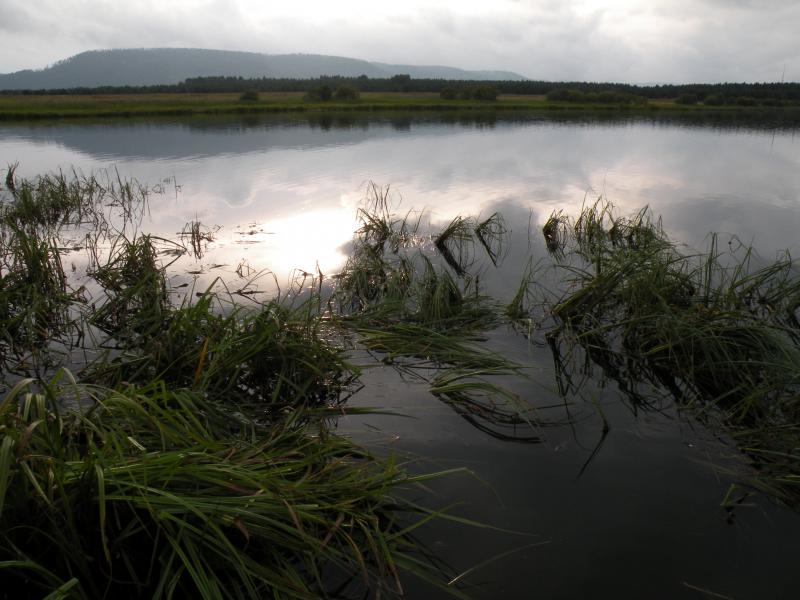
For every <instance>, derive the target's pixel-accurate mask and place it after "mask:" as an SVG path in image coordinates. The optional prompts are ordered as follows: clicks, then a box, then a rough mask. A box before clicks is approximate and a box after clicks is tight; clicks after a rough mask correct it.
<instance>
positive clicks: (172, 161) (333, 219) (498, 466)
mask: <svg viewBox="0 0 800 600" xmlns="http://www.w3.org/2000/svg"><path fill="white" fill-rule="evenodd" d="M17 161H18V162H19V163H20V164H19V169H18V173H19V174H20V175H22V176H33V175H36V174H39V173H42V172H45V171H57V170H65V171H66V170H69V169H72V168H75V169H77V170H80V171H82V172H84V173H90V172H98V171H100V170H104V169H105V170H108V171H110V172H112V173H114V169H116V170H117V171H118V172H119V173H120V175H122V176H123V177H133V178H136V179H138V180H139V181H141V182H143V183H148V184H150V185H155V184H161V185H162V187H163V193H160V194H155V195H153V196H152V198H151V203H150V213H151V214H150V218H149V220H148V222H147V223H146V224H145V226H146V227H147V228H148V229H150V230H152V231H154V232H158V233H162V234H164V235H168V236H173V235H174V234H175V233H176V232H178V231H181V229H182V228H183V227H184V225H185V224H186V223H187V222H188V221H190V220H195V219H196V220H200V221H202V222H203V223H204V224H207V225H209V226H212V225H214V226H220V227H221V228H220V229H219V230H218V231H217V232H216V234H215V235H216V238H215V241H214V243H213V244H212V245H211V247H210V248H209V252H208V253H207V254H206V256H205V257H204V258H203V259H202V264H201V265H200V267H201V269H200V270H203V271H204V273H205V274H204V275H202V276H201V277H210V276H215V275H222V276H225V277H232V278H235V276H234V270H235V267H236V266H237V265H240V264H247V265H249V266H250V267H251V268H252V269H253V270H254V271H257V270H259V269H262V268H269V269H271V270H272V271H273V272H274V273H275V274H276V277H277V279H278V281H279V282H280V281H288V279H289V278H290V276H291V273H292V272H293V270H294V269H302V270H306V271H313V270H315V269H316V266H317V265H319V268H320V269H321V270H322V271H323V272H324V273H335V272H336V270H337V269H338V268H340V267H341V265H342V264H343V261H344V259H345V257H346V253H347V243H348V241H349V240H350V238H351V235H352V232H353V229H354V227H355V226H356V222H355V212H356V209H357V207H358V206H359V204H360V202H361V201H362V200H363V198H364V195H365V190H366V185H367V183H368V182H370V181H372V182H375V183H376V184H379V185H391V188H392V189H393V190H394V194H393V196H392V199H393V202H394V203H395V206H396V208H397V209H398V210H399V211H401V212H405V211H407V210H411V209H417V210H421V209H426V210H427V211H428V212H429V214H430V215H431V218H432V220H434V221H442V222H445V221H449V220H450V219H452V218H453V217H454V216H456V215H459V214H461V215H468V214H473V215H477V214H482V215H485V216H488V215H489V214H491V213H492V212H494V211H496V210H499V211H501V212H502V213H503V214H504V216H505V217H506V220H507V222H508V224H509V225H510V227H511V229H512V239H511V247H510V251H509V256H508V258H507V259H506V262H505V263H504V266H503V268H502V269H501V270H499V271H497V272H493V273H487V284H488V285H490V286H491V288H492V289H493V290H495V291H496V293H498V294H500V295H502V294H504V293H508V291H509V290H510V289H511V288H513V287H514V286H515V285H516V282H517V281H518V277H519V275H520V273H521V270H522V266H523V263H524V259H525V257H526V256H527V254H528V253H529V251H530V249H531V248H532V251H533V253H534V255H536V254H537V253H541V252H542V251H541V247H540V245H539V243H538V238H537V237H536V236H537V235H538V234H537V230H538V226H540V225H541V224H542V223H543V222H544V220H546V219H547V217H548V216H549V215H550V214H551V212H552V211H554V210H563V211H564V212H565V213H568V214H575V213H576V212H577V211H578V210H579V209H580V206H581V205H582V204H583V203H584V202H586V201H594V200H595V199H596V198H597V197H598V196H600V195H603V196H604V197H606V198H607V199H608V200H610V201H611V202H612V203H614V204H615V205H616V206H617V207H618V208H619V212H620V213H622V214H626V213H629V212H633V211H634V210H637V209H639V208H641V207H643V206H645V205H647V206H649V207H650V208H651V209H652V211H653V213H654V214H655V215H657V216H661V217H662V218H663V224H664V227H665V229H666V230H667V231H668V232H669V233H670V234H671V235H672V236H673V237H674V238H675V239H676V240H680V241H681V242H683V243H686V244H687V245H689V246H691V247H694V248H702V247H703V246H704V244H705V241H706V236H707V234H708V233H709V231H716V232H721V233H724V234H725V235H726V238H725V239H727V238H728V237H729V236H731V235H733V236H737V237H738V238H739V239H741V240H744V241H745V242H747V243H753V244H754V245H755V246H756V248H757V250H758V251H759V252H760V253H761V255H762V256H764V257H766V258H770V257H772V256H774V255H775V253H776V252H779V251H781V250H784V249H789V250H793V251H794V252H795V253H796V252H797V250H798V246H799V245H800V236H799V235H798V231H800V139H799V138H798V131H797V130H794V129H792V128H790V127H773V126H770V125H768V124H767V125H764V124H756V125H752V124H741V123H727V124H725V123H714V124H708V123H706V124H703V123H686V122H679V121H670V120H636V119H628V120H609V119H605V120H597V119H595V118H592V117H587V116H581V117H571V118H559V119H558V120H555V119H553V118H544V117H534V116H530V117H528V116H522V117H521V116H514V117H513V118H505V119H494V118H470V117H468V118H455V119H454V118H450V117H445V118H443V117H437V116H433V117H428V116H424V115H419V116H415V117H414V118H408V117H396V118H393V117H385V118H354V117H341V118H339V117H325V118H318V119H316V120H303V119H285V118H283V119H274V118H267V119H253V120H238V119H217V120H205V119H196V120H186V121H177V122H176V121H163V122H162V121H149V122H139V121H134V122H129V123H120V122H114V123H103V124H76V123H58V124H53V125H47V124H36V125H3V126H0V164H3V165H4V164H6V163H13V162H17ZM529 231H532V232H533V234H532V236H531V237H529ZM215 265H224V266H215ZM212 267H213V268H212ZM190 278H191V276H189V275H186V274H179V275H177V276H176V281H178V280H180V281H185V280H187V279H190ZM488 343H489V344H490V345H492V346H493V347H496V348H498V349H501V350H502V351H504V352H505V353H507V354H508V355H510V356H513V357H514V358H516V359H517V360H520V361H522V362H524V363H525V364H526V365H529V366H530V368H531V371H532V373H533V374H534V377H533V381H532V382H529V383H525V384H518V385H520V386H521V387H519V389H518V391H519V392H520V393H521V394H522V395H523V396H524V397H525V398H527V399H528V400H530V401H531V402H533V403H535V404H537V405H540V406H544V405H548V404H552V403H554V402H555V401H557V397H556V395H555V392H554V388H555V384H554V382H553V377H552V359H551V357H550V356H549V354H548V353H547V352H545V351H544V349H542V348H538V347H535V346H531V345H529V344H528V343H527V342H526V340H525V339H524V338H522V337H520V336H517V335H515V334H513V333H511V332H503V331H501V332H494V333H492V334H491V335H490V339H489V340H488ZM364 381H365V383H366V386H365V388H364V389H363V390H362V391H361V392H359V393H358V394H357V395H356V397H355V398H354V400H353V402H354V403H357V404H360V405H363V406H376V407H389V408H392V409H394V410H396V411H398V412H402V413H403V414H404V415H406V416H404V417H385V416H367V417H358V418H355V417H345V418H342V419H341V420H340V422H339V429H340V431H342V432H344V433H347V434H349V435H353V436H355V437H357V438H358V439H360V440H362V441H366V442H368V443H370V444H371V445H372V446H373V447H375V448H376V450H377V451H380V452H383V451H397V452H400V453H409V454H410V455H411V456H415V457H416V459H415V462H414V463H413V464H412V465H411V468H412V469H420V470H431V469H443V468H448V469H449V468H452V467H466V468H468V469H470V470H471V471H472V473H473V475H466V474H465V475H458V476H453V477H449V478H446V479H444V480H441V481H437V482H434V483H433V484H431V488H432V490H433V494H431V492H430V490H429V491H427V492H413V491H412V492H410V493H412V494H416V495H418V496H419V498H420V499H421V500H422V501H424V502H425V503H426V504H427V505H429V506H438V507H443V506H448V505H450V504H452V503H454V502H459V503H460V506H458V507H456V508H454V509H453V513H454V514H458V515H462V516H466V517H469V518H472V519H476V520H477V521H480V522H483V523H487V524H491V525H493V526H495V527H498V528H503V529H510V530H513V531H515V532H520V533H522V534H525V535H514V534H510V533H504V532H499V531H492V530H488V529H479V528H468V527H464V526H462V525H437V526H433V527H430V528H428V529H426V530H425V531H424V532H423V533H422V534H421V540H422V541H423V542H424V543H425V544H426V545H427V546H428V548H429V549H430V550H431V552H432V553H433V554H434V555H436V556H438V557H440V558H441V559H443V560H444V561H445V562H446V563H448V564H449V565H451V566H452V568H454V569H456V570H457V571H460V570H466V569H469V568H470V567H473V566H475V565H477V564H479V563H482V562H483V561H486V560H487V559H490V558H492V557H493V556H497V555H499V554H501V553H504V552H507V551H509V550H512V549H514V548H521V549H520V550H518V551H517V552H515V553H513V554H510V555H508V556H505V557H504V558H502V559H500V560H498V561H496V562H493V563H491V564H488V565H486V566H484V567H483V568H481V569H479V570H477V571H476V572H474V573H472V574H471V575H470V576H468V577H466V578H465V581H466V583H467V584H468V585H469V586H471V587H469V588H468V591H469V593H470V594H472V595H473V596H474V597H476V598H615V599H617V598H618V599H623V598H665V599H666V598H687V599H690V598H696V599H702V598H722V597H727V598H735V599H737V600H739V599H745V598H753V599H760V598H765V599H770V598H775V599H777V598H796V597H797V594H798V591H797V590H798V589H800V575H798V572H797V566H796V565H797V557H798V551H800V518H798V516H797V515H796V514H794V513H790V512H788V511H785V510H782V509H779V508H777V507H775V506H773V505H772V504H771V503H770V502H769V501H767V500H766V499H764V498H759V497H753V498H748V499H747V500H746V504H747V505H746V506H740V507H739V508H737V509H736V511H734V513H733V515H732V516H731V515H730V514H728V513H727V512H726V511H724V510H723V509H722V508H720V506H719V505H720V501H721V500H722V498H723V497H724V495H725V492H726V491H727V489H728V486H729V485H730V483H731V481H732V479H731V478H730V477H729V476H727V475H725V474H723V473H719V472H717V471H715V470H714V469H713V468H712V467H711V466H710V465H712V464H717V465H722V464H728V462H729V460H728V459H729V458H730V455H731V454H732V452H731V451H729V450H726V449H725V446H724V445H723V444H721V443H720V441H719V440H716V439H715V438H714V436H712V435H710V434H709V433H708V432H706V431H705V430H704V429H703V428H702V427H700V426H698V425H696V424H693V423H692V422H691V420H690V419H686V418H683V417H681V416H680V415H679V414H678V412H677V411H676V409H675V408H674V407H669V406H667V407H664V408H663V410H661V411H652V412H649V413H644V414H643V413H639V414H638V415H635V414H633V413H632V412H631V411H630V410H628V408H626V407H625V405H624V404H623V403H622V402H621V401H620V400H619V394H618V392H617V391H616V390H615V389H614V388H613V386H610V385H609V386H603V385H602V384H601V382H592V383H589V384H588V385H587V387H586V388H585V390H584V393H583V396H584V397H583V398H579V399H576V406H575V407H574V414H575V415H576V417H577V422H576V424H575V425H574V426H571V427H562V428H558V427H555V428H547V429H545V430H543V431H542V432H541V433H542V436H543V438H544V441H543V443H540V444H521V443H514V442H507V441H502V440H499V439H496V438H495V437H493V436H492V435H490V434H488V433H486V432H483V431H480V430H478V429H476V428H475V427H473V426H472V425H471V424H470V423H468V422H467V421H466V420H464V419H463V418H461V417H459V416H457V415H455V414H454V413H453V412H452V411H451V410H450V409H449V408H447V407H446V406H443V405H441V404H439V403H437V401H436V400H435V399H434V398H432V397H431V396H429V395H428V394H427V392H426V390H425V388H424V386H417V385H414V384H412V383H409V382H408V381H405V380H403V379H402V378H401V377H400V376H399V375H398V374H397V373H395V372H394V371H392V370H391V369H389V368H388V367H372V368H369V369H367V371H366V374H365V377H364ZM595 405H597V406H599V407H601V409H602V411H603V412H604V414H605V415H606V418H607V419H608V420H609V422H610V424H611V430H610V432H609V434H608V435H607V436H606V437H605V439H604V440H603V442H602V444H601V445H600V446H598V444H599V442H600V440H601V439H602V422H601V421H600V419H599V418H598V417H597V410H596V409H595V408H594V407H595ZM598 447H599V449H598ZM590 458H591V461H589V459H590ZM587 461H589V462H587ZM540 542H541V545H532V544H538V543H540ZM406 585H407V591H408V593H409V597H411V598H428V597H439V596H441V595H442V593H441V592H438V591H436V590H432V589H428V588H425V587H424V586H422V585H419V584H417V583H415V582H414V581H408V582H407V584H406ZM702 590H706V592H703V591H702ZM712 592H713V594H717V595H712V594H710V593H712Z"/></svg>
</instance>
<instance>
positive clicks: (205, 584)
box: [0, 371, 435, 600]
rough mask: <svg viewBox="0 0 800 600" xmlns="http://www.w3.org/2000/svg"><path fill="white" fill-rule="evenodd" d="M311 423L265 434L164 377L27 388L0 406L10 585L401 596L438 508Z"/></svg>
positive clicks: (2, 570)
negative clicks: (425, 526) (405, 497)
mask: <svg viewBox="0 0 800 600" xmlns="http://www.w3.org/2000/svg"><path fill="white" fill-rule="evenodd" d="M67 405H71V407H70V408H69V409H67V408H66V406H67ZM301 415H302V413H294V414H292V415H290V416H289V417H288V418H287V419H286V421H284V422H282V423H280V424H275V423H271V424H270V425H269V426H264V425H262V424H260V423H259V422H258V421H256V420H253V419H251V418H249V417H247V416H245V415H244V414H241V413H236V412H231V411H230V410H229V409H228V407H227V406H226V405H225V404H220V403H219V402H218V401H215V400H211V399H209V398H208V397H207V396H206V395H205V394H202V393H198V392H194V391H191V390H187V389H177V388H176V389H171V388H170V387H168V386H167V385H166V384H165V383H164V382H163V381H158V380H153V381H152V382H150V383H149V384H148V385H147V386H143V387H139V386H134V385H128V386H124V387H120V388H118V389H117V390H111V389H105V388H99V387H94V386H85V385H80V384H77V383H76V382H75V381H74V379H72V378H71V376H70V375H69V373H67V372H63V371H62V372H59V373H58V374H57V375H56V376H55V377H54V378H53V379H52V380H50V381H47V382H34V381H32V380H24V381H21V382H19V383H18V384H17V386H16V387H15V388H14V389H13V390H12V391H11V393H10V394H8V395H7V396H6V397H5V399H3V401H2V403H0V580H2V581H3V583H4V587H5V589H15V590H17V591H16V593H15V597H18V598H40V597H43V596H46V595H52V596H51V597H70V598H100V597H108V596H113V595H119V594H122V595H123V596H124V597H126V598H136V597H142V598H145V597H146V598H171V597H198V598H207V599H209V600H210V599H218V598H262V597H264V595H269V596H270V597H274V598H304V599H305V598H308V599H310V598H319V597H327V590H330V589H331V584H332V583H333V582H337V583H336V586H340V585H341V588H340V589H339V592H338V594H337V597H341V596H342V595H346V594H347V592H348V590H350V592H352V593H357V591H358V590H359V589H360V590H365V589H370V590H372V591H373V593H375V594H380V593H383V594H385V595H388V596H396V595H400V594H402V584H401V582H400V577H399V572H400V571H401V570H407V569H411V570H414V571H419V572H420V573H421V574H424V573H425V571H426V569H425V567H424V563H422V562H421V561H420V560H419V559H418V558H415V557H414V549H415V545H414V543H413V540H412V539H411V535H412V534H413V532H414V530H415V529H416V527H418V526H419V525H420V524H422V523H423V522H424V521H425V520H426V519H427V518H429V517H430V516H433V513H426V512H425V511H422V510H421V509H419V508H417V507H415V506H413V505H411V504H408V503H405V502H403V501H402V500H400V499H399V498H397V497H395V496H394V495H393V493H394V492H395V491H396V489H397V488H398V486H401V485H413V484H416V483H418V482H422V481H424V480H425V479H426V478H427V476H418V477H412V476H409V475H407V474H406V473H405V472H404V471H403V470H402V468H401V467H400V466H399V465H397V464H395V463H394V462H393V461H391V460H382V461H378V460H377V459H375V458H374V457H373V456H371V455H370V454H369V453H367V452H366V451H365V450H363V449H362V448H359V447H357V446H355V445H354V444H353V443H351V442H349V441H348V440H346V439H345V438H342V437H338V436H333V435H324V436H320V435H319V433H320V430H319V428H318V427H317V426H316V425H304V424H303V423H302V422H299V421H298V419H299V418H301ZM404 514H406V515H407V517H408V518H404V517H403V515H404ZM428 570H429V571H430V569H428ZM433 575H435V573H432V572H429V573H428V576H429V577H430V576H433Z"/></svg>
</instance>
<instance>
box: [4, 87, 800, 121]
mask: <svg viewBox="0 0 800 600" xmlns="http://www.w3.org/2000/svg"><path fill="white" fill-rule="evenodd" d="M404 110H407V111H423V110H425V111H477V110H480V111H487V110H489V111H524V110H528V111H540V110H556V111H572V110H595V111H626V112H634V113H635V112H651V111H665V110H666V111H680V112H687V111H691V112H708V113H720V112H721V113H737V112H746V113H753V112H756V113H758V112H765V113H769V112H775V111H779V112H780V111H793V110H795V111H796V110H800V109H796V108H783V109H780V108H766V107H745V106H706V105H699V104H698V105H685V104H677V103H676V102H675V101H673V100H652V101H650V102H648V103H646V104H642V105H629V104H615V103H611V104H593V103H582V102H561V101H548V100H547V99H546V98H545V97H544V96H523V95H501V96H499V97H498V99H497V100H495V101H481V100H444V99H442V98H440V96H439V94H435V93H402V92H396V93H388V92H387V93H383V92H365V93H362V94H361V97H360V99H358V100H351V101H336V100H331V101H327V102H310V101H306V100H304V94H302V93H300V92H262V93H260V94H259V95H258V100H256V101H241V100H240V94H231V93H217V94H193V93H181V94H118V95H115V94H102V95H34V94H31V95H10V94H3V95H0V120H27V119H60V118H82V117H109V118H111V117H120V118H124V117H134V116H186V115H213V114H259V113H281V112H337V111H338V112H342V111H363V112H372V111H404Z"/></svg>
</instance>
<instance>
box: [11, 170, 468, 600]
mask: <svg viewBox="0 0 800 600" xmlns="http://www.w3.org/2000/svg"><path fill="white" fill-rule="evenodd" d="M6 179H7V181H6V189H7V191H8V193H7V194H5V195H4V197H2V198H1V200H2V202H0V242H1V243H0V318H2V320H3V326H4V327H3V336H2V338H1V339H0V359H2V365H1V366H2V369H1V370H0V375H1V376H2V378H1V379H0V386H3V387H4V388H5V394H4V398H3V399H2V400H0V580H2V582H3V583H4V585H6V589H19V590H23V589H24V590H25V593H24V594H23V593H20V594H19V595H18V597H20V598H26V597H30V598H40V597H43V596H48V595H49V596H50V597H67V596H68V597H75V598H98V597H104V596H108V595H114V594H122V595H124V596H125V597H148V598H151V597H152V598H162V597H163V598H171V597H202V598H228V597H230V598H261V597H264V596H267V595H269V596H271V597H275V598H318V597H324V596H326V595H330V594H332V595H336V596H337V597H348V596H358V595H363V594H364V593H365V592H366V591H369V593H370V594H374V595H378V596H385V597H391V596H399V595H402V583H401V574H402V573H408V572H410V573H414V574H416V575H419V576H421V577H423V578H425V579H426V580H429V581H432V582H439V583H438V585H442V586H444V582H446V581H447V580H448V579H452V578H453V577H454V576H455V575H457V573H450V572H447V571H446V570H445V569H443V568H442V566H441V565H438V564H437V567H436V568H434V567H433V566H432V564H433V563H431V562H430V561H427V560H423V559H422V557H421V555H418V554H419V552H420V549H419V548H418V547H417V545H416V544H415V543H414V540H413V538H412V536H413V533H414V531H415V529H416V528H417V527H418V526H420V525H422V524H423V523H425V522H426V521H428V520H429V519H430V518H431V517H434V516H438V517H440V518H442V517H445V515H439V514H438V513H435V512H431V511H428V510H425V509H422V508H419V507H416V506H414V505H411V504H408V503H406V502H405V501H403V500H402V499H401V497H400V496H399V495H397V492H398V490H399V489H400V487H402V486H408V485H415V484H417V483H419V482H422V481H424V480H425V479H427V478H428V477H430V476H431V475H419V476H410V475H408V474H407V473H406V472H405V470H404V469H403V467H402V466H401V465H398V464H397V463H396V462H395V461H394V460H393V459H391V458H388V459H380V460H379V459H376V458H375V457H373V456H371V455H370V454H369V453H368V452H367V451H365V450H364V449H363V448H360V447H358V446H357V445H355V444H354V443H353V442H350V441H348V440H346V439H345V438H342V437H340V436H337V435H335V433H333V432H332V431H329V424H328V418H329V417H330V416H334V415H341V414H343V412H344V411H345V410H349V411H350V412H357V409H346V408H345V407H344V405H343V403H344V401H345V400H346V399H347V397H348V396H349V394H350V393H352V391H353V390H355V389H356V388H357V377H358V374H359V369H358V368H356V367H355V366H354V365H352V364H351V363H350V362H349V361H348V358H347V354H346V349H347V348H348V347H350V346H351V345H352V343H350V342H347V341H346V336H347V335H350V334H349V333H348V332H345V331H344V330H342V329H339V328H337V327H335V325H336V322H335V320H333V319H331V315H330V314H328V313H327V307H328V306H329V303H328V302H325V301H323V299H322V296H321V294H322V286H321V276H313V275H311V274H303V276H302V278H300V279H299V280H298V281H297V282H296V286H295V288H293V289H292V290H289V292H288V293H287V294H285V295H283V296H280V295H279V296H277V297H274V298H272V299H270V300H268V301H266V302H252V303H251V304H250V305H249V306H246V307H245V306H243V305H242V304H238V303H236V302H235V301H234V297H235V296H236V294H239V295H240V296H247V297H251V296H252V294H251V292H252V290H247V289H245V288H242V289H241V290H238V291H236V292H227V291H226V289H227V288H226V287H225V284H224V282H221V281H217V282H215V283H214V284H212V285H211V286H210V287H209V288H208V289H206V290H204V291H200V292H197V293H196V294H192V293H184V294H183V295H182V298H183V299H182V300H179V301H177V302H176V296H175V295H174V294H173V293H172V290H171V289H170V286H169V284H168V281H167V277H166V272H167V269H168V268H169V267H170V266H171V265H172V264H173V263H174V261H175V260H177V258H178V257H179V256H181V255H183V254H185V253H187V252H188V253H194V254H195V255H198V254H199V252H198V250H200V249H201V248H202V247H203V245H204V244H205V243H208V242H210V241H211V240H210V238H209V236H208V235H207V230H205V229H204V228H202V227H201V226H200V225H199V224H197V223H196V224H195V225H193V226H192V227H191V228H190V229H189V231H188V238H184V239H180V236H179V239H178V240H177V241H173V240H167V239H163V238H158V237H156V236H153V235H149V234H144V233H141V232H140V231H139V218H140V217H141V216H143V215H144V212H143V209H142V206H141V205H142V204H145V203H146V200H147V190H145V189H143V188H140V187H138V186H136V185H134V184H131V183H128V182H123V181H121V180H119V179H117V180H111V181H110V183H109V185H103V184H101V183H100V182H99V180H97V179H95V178H78V177H77V176H76V178H75V179H72V180H68V179H67V178H65V177H64V176H63V175H55V176H43V177H39V178H37V179H36V180H34V181H19V180H17V179H15V178H14V172H13V168H12V169H10V170H9V173H8V175H7V177H6ZM137 198H138V200H137ZM83 231H87V235H86V236H85V238H84V243H83V245H82V246H81V248H80V249H81V250H84V251H85V256H86V261H85V265H86V269H85V273H82V274H76V273H75V269H74V268H73V269H72V270H71V272H66V271H65V269H64V265H63V253H62V250H61V249H60V245H59V244H60V240H61V238H62V237H63V236H64V235H65V233H71V234H74V233H75V232H83ZM182 242H183V243H182ZM185 244H188V245H189V248H188V249H187V247H186V245H185ZM68 251H70V252H71V251H72V250H71V249H69V250H68ZM237 273H238V274H239V275H241V276H248V277H250V278H251V279H250V280H249V282H248V285H250V283H251V282H252V276H253V271H252V270H251V269H250V268H249V267H248V266H247V265H246V264H244V263H242V264H241V265H239V267H238V268H237ZM309 278H310V280H311V281H310V282H311V283H312V284H314V282H317V283H316V284H314V285H312V286H311V289H312V292H311V293H310V294H307V293H305V291H304V290H305V289H306V288H308V283H309V281H307V280H308V279H309ZM245 287H247V286H245ZM301 292H302V293H301ZM73 373H74V375H73ZM445 518H446V517H445ZM8 586H11V587H8ZM448 590H449V591H450V592H452V593H453V594H454V595H456V596H458V595H459V591H458V589H457V588H455V587H452V588H448Z"/></svg>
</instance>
